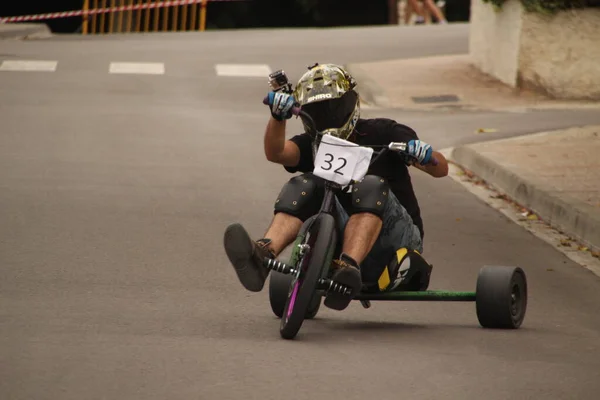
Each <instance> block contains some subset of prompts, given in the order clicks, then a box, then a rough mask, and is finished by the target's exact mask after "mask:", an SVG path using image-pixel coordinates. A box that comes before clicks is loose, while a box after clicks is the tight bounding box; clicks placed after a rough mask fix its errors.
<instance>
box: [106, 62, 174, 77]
mask: <svg viewBox="0 0 600 400" xmlns="http://www.w3.org/2000/svg"><path fill="white" fill-rule="evenodd" d="M108 72H109V73H111V74H147V75H162V74H164V73H165V64H163V63H148V62H111V63H110V66H109V68H108Z"/></svg>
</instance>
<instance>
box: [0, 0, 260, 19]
mask: <svg viewBox="0 0 600 400" xmlns="http://www.w3.org/2000/svg"><path fill="white" fill-rule="evenodd" d="M202 1H203V0H168V1H161V2H153V3H144V4H131V5H128V6H118V7H106V8H96V9H89V10H87V11H84V10H75V11H62V12H54V13H47V14H35V15H19V16H16V17H3V18H0V23H2V22H23V21H40V20H45V19H57V18H68V17H79V16H82V15H94V14H106V13H111V12H120V11H133V10H143V9H150V8H162V7H173V6H184V5H189V4H196V3H202ZM207 1H208V2H212V1H249V0H207Z"/></svg>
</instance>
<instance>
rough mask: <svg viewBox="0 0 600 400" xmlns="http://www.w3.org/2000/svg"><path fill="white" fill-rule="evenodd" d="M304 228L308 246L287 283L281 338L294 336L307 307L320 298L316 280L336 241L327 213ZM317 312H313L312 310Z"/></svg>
mask: <svg viewBox="0 0 600 400" xmlns="http://www.w3.org/2000/svg"><path fill="white" fill-rule="evenodd" d="M307 223H309V224H310V226H309V228H308V229H307V230H306V233H305V236H304V240H303V242H302V243H303V244H306V245H307V246H308V249H307V250H306V253H305V254H304V255H303V256H302V258H301V260H300V262H299V263H298V264H297V266H298V268H300V274H299V276H298V277H295V276H293V277H292V282H291V285H290V286H289V291H288V296H287V301H286V303H285V307H284V309H283V314H282V317H281V324H280V327H279V333H280V335H281V337H282V338H284V339H293V338H294V337H295V336H296V334H297V333H298V331H299V330H300V327H301V326H302V323H303V322H304V319H305V318H306V316H307V314H308V315H310V313H309V310H310V308H311V307H310V306H311V303H312V304H313V305H314V303H313V301H314V299H315V297H316V298H318V300H319V305H320V301H321V298H320V296H319V294H318V293H317V287H318V283H319V279H320V278H321V276H322V272H323V268H325V267H328V266H329V264H331V259H332V257H333V248H334V246H335V243H336V240H337V236H336V235H337V232H336V230H335V220H334V218H333V217H332V216H331V215H329V214H320V215H319V216H318V217H317V218H316V219H315V220H314V221H312V222H311V221H310V220H309V221H307ZM314 314H316V311H315V312H314Z"/></svg>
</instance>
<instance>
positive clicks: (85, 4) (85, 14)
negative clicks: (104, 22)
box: [81, 0, 90, 35]
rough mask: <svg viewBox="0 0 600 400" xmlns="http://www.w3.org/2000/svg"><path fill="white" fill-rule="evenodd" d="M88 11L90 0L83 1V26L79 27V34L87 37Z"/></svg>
mask: <svg viewBox="0 0 600 400" xmlns="http://www.w3.org/2000/svg"><path fill="white" fill-rule="evenodd" d="M89 9H90V0H84V1H83V17H82V18H83V21H82V22H83V24H82V27H81V33H82V34H84V35H87V33H88V10H89Z"/></svg>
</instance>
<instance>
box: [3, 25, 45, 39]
mask: <svg viewBox="0 0 600 400" xmlns="http://www.w3.org/2000/svg"><path fill="white" fill-rule="evenodd" d="M50 36H52V33H51V31H50V29H49V28H48V26H47V25H46V24H22V23H18V24H16V23H15V24H13V23H8V24H6V23H0V40H2V39H42V38H48V37H50Z"/></svg>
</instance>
